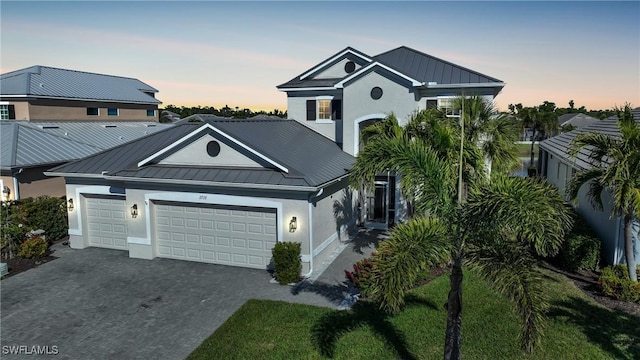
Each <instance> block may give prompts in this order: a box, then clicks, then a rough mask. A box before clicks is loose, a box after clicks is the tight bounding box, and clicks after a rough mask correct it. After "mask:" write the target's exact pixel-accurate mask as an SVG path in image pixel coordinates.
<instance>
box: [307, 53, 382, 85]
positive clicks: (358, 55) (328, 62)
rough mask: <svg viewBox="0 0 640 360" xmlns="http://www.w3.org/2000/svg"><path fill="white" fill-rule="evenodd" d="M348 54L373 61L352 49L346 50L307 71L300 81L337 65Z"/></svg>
mask: <svg viewBox="0 0 640 360" xmlns="http://www.w3.org/2000/svg"><path fill="white" fill-rule="evenodd" d="M346 54H352V55H355V56H357V57H359V58H361V59H362V60H364V61H367V62H371V61H372V60H371V59H370V58H368V57H366V56H362V55H361V54H358V53H357V52H355V51H353V50H351V49H345V50H344V51H342V52H340V53H339V54H337V55H335V56H333V57H332V58H330V59H328V60H326V61H324V62H322V63H321V64H320V65H318V66H316V67H314V68H313V69H311V70H309V71H307V72H306V73H304V74H302V75H300V80H304V79H305V78H307V77H309V76H310V75H311V74H313V73H315V72H317V71H319V70H320V69H322V68H324V67H326V66H327V65H330V64H332V63H335V62H336V61H337V60H338V59H340V58H342V57H343V56H345V55H346Z"/></svg>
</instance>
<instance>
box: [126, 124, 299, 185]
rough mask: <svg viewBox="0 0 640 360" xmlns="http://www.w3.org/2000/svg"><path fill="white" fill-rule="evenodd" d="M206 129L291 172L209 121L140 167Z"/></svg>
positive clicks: (141, 163)
mask: <svg viewBox="0 0 640 360" xmlns="http://www.w3.org/2000/svg"><path fill="white" fill-rule="evenodd" d="M205 129H211V130H213V131H215V132H217V133H218V134H220V135H222V136H224V137H225V138H227V139H228V140H230V141H231V142H233V143H234V144H237V145H239V146H240V147H242V148H243V149H245V150H247V151H249V152H250V153H252V154H254V155H256V156H258V157H259V158H261V159H262V160H264V161H266V162H268V163H269V164H271V165H273V166H275V167H277V168H278V169H280V170H282V171H284V172H285V173H287V174H288V173H289V169H287V168H286V167H284V166H283V165H280V164H279V163H278V162H276V161H274V160H271V159H270V158H268V157H267V156H265V155H263V154H261V153H259V152H257V151H255V150H254V149H252V148H250V147H249V146H247V145H245V144H244V143H242V142H240V141H238V140H236V139H235V138H233V137H231V136H230V135H228V134H227V133H225V132H224V131H222V130H220V129H217V128H216V127H214V126H212V125H211V124H209V123H206V124H204V125H202V126H201V127H199V128H197V129H196V130H194V131H192V132H190V133H189V134H187V135H185V136H183V137H182V138H181V139H179V140H178V141H176V142H174V143H173V144H171V145H169V146H167V147H166V148H164V149H162V150H160V151H158V152H157V153H155V154H153V155H151V156H149V157H147V158H146V159H144V160H142V161H140V162H139V163H138V167H142V166H144V165H146V164H148V163H149V162H151V161H152V160H154V159H156V158H158V157H160V156H161V155H163V154H165V153H167V152H169V151H170V150H172V149H174V148H175V147H177V146H179V145H181V144H182V143H184V142H186V141H188V140H189V139H191V138H192V137H194V136H196V135H197V134H199V133H201V132H202V131H203V130H205Z"/></svg>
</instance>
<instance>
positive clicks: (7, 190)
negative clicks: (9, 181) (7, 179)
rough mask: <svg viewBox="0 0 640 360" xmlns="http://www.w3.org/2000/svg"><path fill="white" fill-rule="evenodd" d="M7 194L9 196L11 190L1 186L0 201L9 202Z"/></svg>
mask: <svg viewBox="0 0 640 360" xmlns="http://www.w3.org/2000/svg"><path fill="white" fill-rule="evenodd" d="M9 194H11V189H9V187H8V186H3V187H2V201H8V200H9Z"/></svg>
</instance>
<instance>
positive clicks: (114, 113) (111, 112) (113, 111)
mask: <svg viewBox="0 0 640 360" xmlns="http://www.w3.org/2000/svg"><path fill="white" fill-rule="evenodd" d="M118 113H119V111H118V108H113V107H110V108H107V115H109V116H118Z"/></svg>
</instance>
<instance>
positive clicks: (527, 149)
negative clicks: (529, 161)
mask: <svg viewBox="0 0 640 360" xmlns="http://www.w3.org/2000/svg"><path fill="white" fill-rule="evenodd" d="M516 145H517V146H518V156H520V157H526V156H531V144H516ZM533 151H534V154H535V157H536V158H537V157H538V141H536V143H535V145H533Z"/></svg>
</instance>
